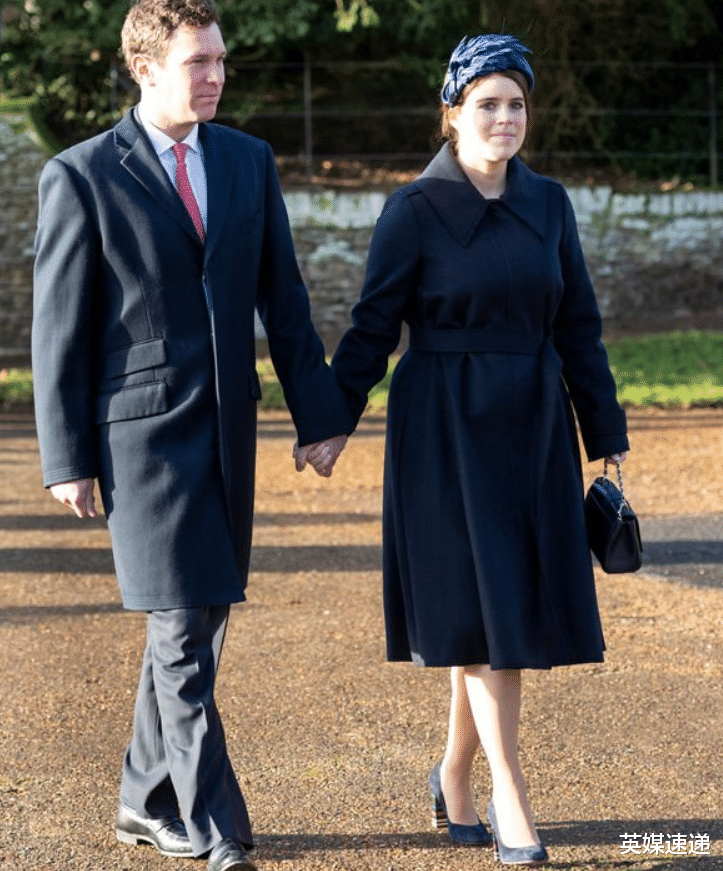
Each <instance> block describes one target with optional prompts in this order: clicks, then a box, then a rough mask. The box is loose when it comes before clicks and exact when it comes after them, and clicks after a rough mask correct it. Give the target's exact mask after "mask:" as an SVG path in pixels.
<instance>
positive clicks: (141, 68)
mask: <svg viewBox="0 0 723 871" xmlns="http://www.w3.org/2000/svg"><path fill="white" fill-rule="evenodd" d="M130 67H131V75H132V76H133V78H134V79H135V80H136V82H138V84H139V85H142V86H146V87H153V85H155V79H154V76H153V62H152V60H151V59H150V58H149V57H148V55H146V54H134V55H133V57H132V58H131V63H130Z"/></svg>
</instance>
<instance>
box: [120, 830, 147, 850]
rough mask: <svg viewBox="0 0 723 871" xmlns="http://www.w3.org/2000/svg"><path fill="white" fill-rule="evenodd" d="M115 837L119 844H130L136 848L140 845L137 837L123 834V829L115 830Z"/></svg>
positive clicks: (127, 833)
mask: <svg viewBox="0 0 723 871" xmlns="http://www.w3.org/2000/svg"><path fill="white" fill-rule="evenodd" d="M115 836H116V838H117V839H118V840H119V841H120V842H121V844H131V845H132V846H134V847H137V846H138V845H139V844H140V843H142V841H141V840H140V839H139V837H138V835H134V834H133V833H132V832H124V831H123V829H116V830H115Z"/></svg>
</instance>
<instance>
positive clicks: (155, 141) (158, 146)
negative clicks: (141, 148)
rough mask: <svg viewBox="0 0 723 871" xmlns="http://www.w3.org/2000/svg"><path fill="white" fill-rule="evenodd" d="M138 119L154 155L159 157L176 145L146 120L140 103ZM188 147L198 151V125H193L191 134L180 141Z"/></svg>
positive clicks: (174, 141) (173, 140)
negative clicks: (149, 141)
mask: <svg viewBox="0 0 723 871" xmlns="http://www.w3.org/2000/svg"><path fill="white" fill-rule="evenodd" d="M138 117H139V118H140V121H141V124H142V125H143V129H144V130H145V131H146V135H147V136H148V138H149V139H150V140H151V145H152V146H153V148H154V150H155V152H156V154H157V155H158V156H159V157H160V155H161V154H163V152H164V151H169V150H170V149H171V148H173V146H174V145H175V144H176V140H175V139H171V137H170V136H168V135H167V134H166V133H164V132H163V131H162V130H159V129H158V127H156V125H155V124H154V123H153V122H152V121H150V120H149V119H148V116H147V115H146V114H145V112H144V108H143V103H142V102H140V103H139V104H138ZM182 141H183V142H185V143H186V145H188V147H189V148H190V149H191V151H196V152H197V151H198V150H199V149H198V124H194V125H193V128H192V130H191V132H190V133H189V134H188V136H186V138H185V139H183V140H182Z"/></svg>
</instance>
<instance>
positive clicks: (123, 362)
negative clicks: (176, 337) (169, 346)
mask: <svg viewBox="0 0 723 871" xmlns="http://www.w3.org/2000/svg"><path fill="white" fill-rule="evenodd" d="M165 362H166V343H165V342H164V340H163V339H149V340H148V341H145V342H136V343H135V344H133V345H128V346H127V347H125V348H118V349H117V350H115V351H111V352H110V353H109V354H108V355H107V356H106V358H105V360H104V361H103V367H102V372H101V377H102V378H104V379H105V378H118V377H119V376H121V375H130V374H131V373H132V372H141V371H142V370H143V369H152V368H153V367H154V366H163V364H164V363H165Z"/></svg>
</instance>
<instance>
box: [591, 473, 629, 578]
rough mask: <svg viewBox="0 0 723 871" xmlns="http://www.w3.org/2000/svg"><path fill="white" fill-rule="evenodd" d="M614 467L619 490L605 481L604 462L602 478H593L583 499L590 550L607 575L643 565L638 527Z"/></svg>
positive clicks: (620, 478)
mask: <svg viewBox="0 0 723 871" xmlns="http://www.w3.org/2000/svg"><path fill="white" fill-rule="evenodd" d="M615 465H616V466H617V470H618V484H619V485H620V489H618V488H617V487H616V486H615V484H613V482H612V481H611V480H610V479H609V478H608V462H607V460H605V465H604V467H603V476H602V477H600V478H595V480H594V481H593V482H592V484H591V485H590V489H589V490H588V491H587V496H586V497H585V525H586V526H587V537H588V541H589V543H590V550H591V551H592V552H593V553H594V554H595V556H596V557H597V559H598V562H599V563H600V565H601V566H602V568H603V571H605V572H607V573H608V574H619V573H621V572H636V571H637V570H638V569H639V568H640V566H641V565H642V563H643V542H642V540H641V538H640V524H639V523H638V518H637V516H636V514H635V512H634V511H633V509H632V508H631V507H630V503H629V502H628V500H627V499H626V498H625V495H624V493H623V476H622V472H621V471H620V463H616V464H615Z"/></svg>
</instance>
